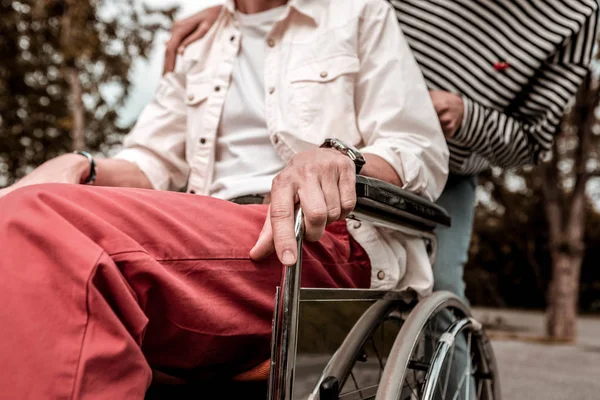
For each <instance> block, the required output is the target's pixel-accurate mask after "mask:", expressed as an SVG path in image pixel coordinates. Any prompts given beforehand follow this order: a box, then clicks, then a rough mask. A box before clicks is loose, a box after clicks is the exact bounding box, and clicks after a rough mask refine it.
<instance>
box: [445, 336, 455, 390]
mask: <svg viewBox="0 0 600 400" xmlns="http://www.w3.org/2000/svg"><path fill="white" fill-rule="evenodd" d="M455 343H456V341H455ZM455 347H456V345H453V346H452V348H451V349H450V358H449V359H448V363H447V364H446V382H444V389H443V390H442V399H445V398H446V392H447V391H448V382H449V381H450V371H451V370H452V361H454V349H455Z"/></svg>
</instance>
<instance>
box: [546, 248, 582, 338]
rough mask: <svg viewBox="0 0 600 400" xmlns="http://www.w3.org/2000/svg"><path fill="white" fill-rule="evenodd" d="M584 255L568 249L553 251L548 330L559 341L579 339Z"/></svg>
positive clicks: (549, 334)
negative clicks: (580, 295)
mask: <svg viewBox="0 0 600 400" xmlns="http://www.w3.org/2000/svg"><path fill="white" fill-rule="evenodd" d="M581 261H582V258H581V257H580V256H577V255H572V254H568V253H567V252H560V251H559V252H552V281H551V282H550V287H549V290H548V307H547V332H548V336H550V337H551V338H552V339H554V340H556V341H561V342H574V341H575V339H576V338H577V306H578V295H579V274H580V270H581Z"/></svg>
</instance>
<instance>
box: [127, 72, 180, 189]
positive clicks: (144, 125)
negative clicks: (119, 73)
mask: <svg viewBox="0 0 600 400" xmlns="http://www.w3.org/2000/svg"><path fill="white" fill-rule="evenodd" d="M186 130H187V114H186V105H185V75H184V74H181V73H179V72H176V73H169V74H166V75H165V76H163V77H162V78H161V81H160V83H159V86H158V89H157V91H156V93H155V95H154V98H153V99H152V101H151V102H150V104H148V105H147V106H146V107H145V108H144V110H143V111H142V113H141V115H140V117H139V118H138V121H137V123H136V124H135V126H134V128H133V130H132V131H131V132H130V133H129V134H128V135H127V136H126V137H125V140H124V142H123V145H124V148H123V150H122V151H121V152H119V153H117V154H116V155H115V158H118V159H122V160H127V161H130V162H132V163H134V164H136V165H137V166H138V167H139V168H140V169H141V170H142V172H143V173H144V174H146V176H147V177H148V180H149V181H150V183H151V184H152V186H153V188H154V189H156V190H179V189H181V188H183V187H184V186H185V184H186V181H187V177H188V174H189V166H188V164H187V162H186V160H185V138H186Z"/></svg>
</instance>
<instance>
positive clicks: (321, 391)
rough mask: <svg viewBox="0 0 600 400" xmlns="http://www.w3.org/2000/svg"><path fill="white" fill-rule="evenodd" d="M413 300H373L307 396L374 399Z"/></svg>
mask: <svg viewBox="0 0 600 400" xmlns="http://www.w3.org/2000/svg"><path fill="white" fill-rule="evenodd" d="M415 304H416V301H410V300H406V301H404V300H402V301H398V300H394V301H392V300H381V301H378V302H376V303H374V304H373V305H372V306H371V307H370V308H369V309H368V310H367V311H366V312H365V313H364V314H363V315H362V316H361V318H360V319H359V320H358V321H357V322H356V324H355V325H354V326H353V328H352V330H351V331H350V332H349V334H348V335H347V336H346V338H345V339H344V342H343V343H342V344H341V346H340V347H339V348H338V350H337V351H336V352H335V354H334V355H333V356H332V357H331V359H330V360H329V362H328V364H327V366H326V367H325V369H324V371H323V373H322V374H321V377H320V379H319V382H318V384H317V386H316V387H315V389H314V391H313V393H312V395H311V397H310V399H314V400H317V399H320V400H333V399H335V400H337V399H344V400H352V399H361V400H362V399H374V398H375V394H376V393H377V388H378V385H379V382H380V381H381V377H382V376H383V371H384V368H385V365H386V362H387V360H388V354H389V352H390V350H391V348H392V345H393V343H394V339H395V337H396V336H397V335H398V332H399V331H400V328H401V327H402V324H403V323H404V320H405V319H406V318H407V317H408V314H409V313H410V310H411V309H412V308H413V307H414V305H415Z"/></svg>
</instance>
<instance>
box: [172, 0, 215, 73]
mask: <svg viewBox="0 0 600 400" xmlns="http://www.w3.org/2000/svg"><path fill="white" fill-rule="evenodd" d="M221 7H222V6H214V7H210V8H207V9H206V10H203V11H201V12H199V13H197V14H194V15H192V16H191V17H188V18H185V19H182V20H180V21H175V23H174V24H173V28H172V29H171V38H170V39H169V41H168V42H167V50H166V52H165V63H164V66H163V75H164V74H166V73H168V72H173V70H174V69H175V61H176V59H177V54H182V53H183V51H184V50H185V48H186V47H187V46H188V45H189V44H190V43H193V42H195V41H196V40H199V39H202V38H203V37H204V35H206V33H207V32H208V31H209V30H210V28H211V27H212V26H213V24H214V23H215V21H216V20H217V18H218V17H219V13H220V12H221Z"/></svg>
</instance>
